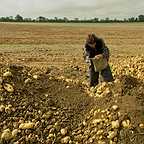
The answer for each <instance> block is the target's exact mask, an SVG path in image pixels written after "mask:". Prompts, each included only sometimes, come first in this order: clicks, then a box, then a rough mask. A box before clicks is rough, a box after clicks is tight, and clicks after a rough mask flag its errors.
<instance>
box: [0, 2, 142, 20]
mask: <svg viewBox="0 0 144 144" xmlns="http://www.w3.org/2000/svg"><path fill="white" fill-rule="evenodd" d="M16 14H20V15H22V16H23V17H32V18H36V17H38V16H45V17H69V18H92V17H99V18H105V17H110V18H116V17H118V18H127V17H130V16H138V15H139V14H144V0H0V16H15V15H16Z"/></svg>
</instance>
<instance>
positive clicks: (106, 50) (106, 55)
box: [103, 45, 109, 61]
mask: <svg viewBox="0 0 144 144" xmlns="http://www.w3.org/2000/svg"><path fill="white" fill-rule="evenodd" d="M103 56H104V58H106V59H107V61H109V49H108V47H107V46H106V45H104V48H103Z"/></svg>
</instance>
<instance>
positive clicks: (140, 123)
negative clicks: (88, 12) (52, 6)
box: [0, 23, 144, 144]
mask: <svg viewBox="0 0 144 144" xmlns="http://www.w3.org/2000/svg"><path fill="white" fill-rule="evenodd" d="M91 32H95V33H96V34H97V35H98V36H99V37H102V38H103V39H104V40H105V42H106V45H107V46H108V47H109V49H110V53H111V56H110V67H111V69H112V72H113V76H114V82H109V83H105V82H102V83H100V84H99V85H97V86H96V87H92V88H90V87H89V83H88V78H87V69H88V65H87V64H86V63H85V62H84V59H83V46H84V42H85V38H86V36H87V34H89V33H91ZM32 143H38V144H60V143H66V144H68V143H69V144H144V24H143V23H134V24H69V23H65V24H54V23H53V24H52V23H50V24H45V23H40V24H33V23H0V144H32Z"/></svg>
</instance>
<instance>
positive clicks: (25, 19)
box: [23, 18, 33, 22]
mask: <svg viewBox="0 0 144 144" xmlns="http://www.w3.org/2000/svg"><path fill="white" fill-rule="evenodd" d="M23 20H24V21H25V22H32V21H33V20H32V19H31V18H24V19H23Z"/></svg>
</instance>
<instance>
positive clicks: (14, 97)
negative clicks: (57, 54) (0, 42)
mask: <svg viewBox="0 0 144 144" xmlns="http://www.w3.org/2000/svg"><path fill="white" fill-rule="evenodd" d="M0 78H1V91H0V92H1V97H0V100H1V101H0V102H1V105H0V113H1V116H0V121H1V125H0V127H1V130H5V129H6V130H10V131H11V132H13V131H17V134H16V135H15V137H13V138H12V137H9V138H10V139H8V140H7V139H5V138H2V142H4V143H5V142H8V143H10V142H11V143H13V142H14V141H17V143H25V142H26V143H52V142H53V143H60V141H61V139H62V135H61V133H60V130H61V129H62V128H66V129H68V133H69V135H70V133H71V131H72V130H73V129H75V128H76V127H77V126H78V124H79V123H80V122H81V120H82V119H84V116H85V114H86V113H87V112H88V111H90V109H91V108H92V107H93V106H94V98H92V97H88V96H87V95H86V94H85V93H84V92H83V90H82V88H80V87H78V86H77V85H75V86H73V85H67V83H66V82H64V81H60V80H56V79H55V78H53V77H49V76H48V75H47V74H42V73H39V74H34V73H33V72H32V70H31V69H30V68H27V67H23V66H17V65H10V66H7V67H6V66H1V77H0ZM25 123H32V126H31V127H30V128H20V125H21V124H25ZM1 132H2V131H1ZM49 135H50V137H49ZM63 137H64V136H63Z"/></svg>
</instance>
